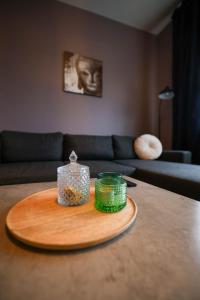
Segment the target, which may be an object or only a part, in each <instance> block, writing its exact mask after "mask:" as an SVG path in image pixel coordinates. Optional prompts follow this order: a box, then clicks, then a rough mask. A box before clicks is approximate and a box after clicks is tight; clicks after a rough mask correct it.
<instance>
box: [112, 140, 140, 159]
mask: <svg viewBox="0 0 200 300" xmlns="http://www.w3.org/2000/svg"><path fill="white" fill-rule="evenodd" d="M112 139H113V150H114V158H115V159H134V158H136V153H135V151H134V146H133V143H134V138H133V137H131V136H120V135H113V136H112Z"/></svg>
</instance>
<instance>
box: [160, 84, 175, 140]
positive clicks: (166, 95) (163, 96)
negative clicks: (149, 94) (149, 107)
mask: <svg viewBox="0 0 200 300" xmlns="http://www.w3.org/2000/svg"><path fill="white" fill-rule="evenodd" d="M158 98H159V100H160V101H159V139H160V138H161V105H162V101H165V100H171V99H173V98H174V91H173V90H172V89H171V88H170V87H169V86H167V87H166V88H165V89H164V90H162V91H161V92H160V93H159V94H158Z"/></svg>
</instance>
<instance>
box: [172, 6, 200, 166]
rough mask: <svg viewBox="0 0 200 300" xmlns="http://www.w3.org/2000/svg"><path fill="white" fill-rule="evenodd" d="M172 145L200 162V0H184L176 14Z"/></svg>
mask: <svg viewBox="0 0 200 300" xmlns="http://www.w3.org/2000/svg"><path fill="white" fill-rule="evenodd" d="M173 88H174V91H175V98H174V107H173V147H174V149H183V150H190V151H192V154H193V162H194V163H197V164H200V0H186V1H182V5H180V6H179V8H177V9H176V11H175V13H174V15H173Z"/></svg>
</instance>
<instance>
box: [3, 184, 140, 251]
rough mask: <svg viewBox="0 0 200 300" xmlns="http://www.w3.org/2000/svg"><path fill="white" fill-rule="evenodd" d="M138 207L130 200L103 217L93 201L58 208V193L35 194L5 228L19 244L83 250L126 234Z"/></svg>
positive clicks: (9, 217) (13, 210) (12, 212)
mask: <svg viewBox="0 0 200 300" xmlns="http://www.w3.org/2000/svg"><path fill="white" fill-rule="evenodd" d="M136 214H137V206H136V204H135V202H134V201H133V199H131V197H130V196H128V197H127V205H126V207H125V208H123V209H122V210H121V211H119V212H117V213H102V212H99V211H97V210H96V209H95V207H94V189H91V190H90V201H89V202H88V203H86V204H84V205H81V206H73V207H65V206H61V205H58V204H57V189H56V188H53V189H49V190H45V191H42V192H39V193H35V194H32V195H30V196H28V197H26V198H24V199H23V200H21V201H20V202H18V203H17V204H16V205H15V206H13V207H12V208H11V209H10V211H9V213H8V215H7V219H6V225H7V228H8V230H9V231H10V232H11V234H12V235H14V236H15V238H17V239H18V240H20V241H22V242H24V243H25V244H29V245H31V246H34V247H38V248H45V249H50V250H63V249H66V250H68V249H80V248H86V247H89V246H93V245H97V244H100V243H102V242H105V241H108V240H110V239H112V238H114V237H116V236H117V235H119V234H120V233H122V232H124V231H125V230H126V229H127V228H128V227H129V226H130V225H131V224H132V223H133V221H134V220H135V218H136Z"/></svg>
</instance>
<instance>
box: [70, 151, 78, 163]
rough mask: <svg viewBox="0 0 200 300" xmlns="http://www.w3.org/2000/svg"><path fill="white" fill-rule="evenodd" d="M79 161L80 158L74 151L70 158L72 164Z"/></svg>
mask: <svg viewBox="0 0 200 300" xmlns="http://www.w3.org/2000/svg"><path fill="white" fill-rule="evenodd" d="M77 159H78V156H77V155H76V153H75V151H74V150H73V151H72V152H71V154H70V156H69V160H70V163H76V161H77Z"/></svg>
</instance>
